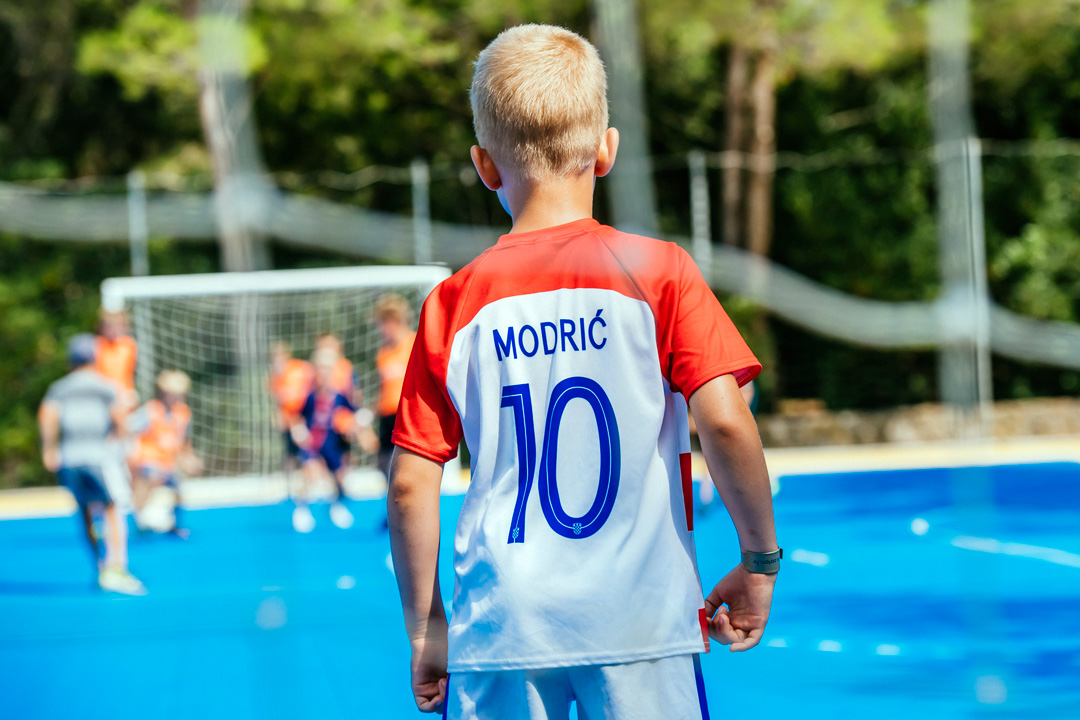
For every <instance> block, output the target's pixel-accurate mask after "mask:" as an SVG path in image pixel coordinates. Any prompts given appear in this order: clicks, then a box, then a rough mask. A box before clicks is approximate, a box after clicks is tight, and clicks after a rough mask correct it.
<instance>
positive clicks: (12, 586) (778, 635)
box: [0, 463, 1080, 720]
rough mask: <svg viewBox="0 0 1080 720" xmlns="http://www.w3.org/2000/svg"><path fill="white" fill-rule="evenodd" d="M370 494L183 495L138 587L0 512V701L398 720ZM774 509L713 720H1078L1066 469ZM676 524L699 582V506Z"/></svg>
mask: <svg viewBox="0 0 1080 720" xmlns="http://www.w3.org/2000/svg"><path fill="white" fill-rule="evenodd" d="M382 505H383V504H382V501H381V500H365V501H357V502H355V503H353V508H354V511H355V513H356V518H357V522H356V525H355V526H354V527H353V528H352V529H350V530H348V531H343V530H338V529H337V528H335V527H334V526H333V525H331V523H330V522H329V520H328V519H327V517H326V513H327V508H326V506H325V505H323V506H316V507H315V514H316V519H317V521H318V525H317V526H316V528H315V531H314V532H313V533H311V534H310V535H307V536H303V535H298V534H296V533H295V532H293V530H292V529H291V526H290V521H289V514H290V510H291V508H290V507H289V506H287V505H284V504H280V505H274V506H264V507H248V508H226V509H212V510H196V511H191V512H189V513H188V518H189V521H190V525H191V527H192V529H193V536H192V539H191V540H190V541H188V542H186V543H185V542H182V541H176V540H172V539H169V538H164V537H157V536H149V535H145V536H134V537H133V538H132V542H131V556H132V568H133V570H134V571H135V572H136V573H137V574H138V575H139V576H140V577H141V578H142V579H143V580H144V581H145V582H146V585H147V586H148V587H149V589H150V594H149V596H147V597H145V598H129V597H121V596H114V595H105V594H102V593H100V592H99V591H97V589H96V588H95V587H94V586H93V584H92V577H91V574H90V572H89V563H88V561H87V559H86V557H85V555H84V553H85V550H84V548H83V546H82V540H81V538H80V537H79V535H78V527H77V525H76V522H75V520H74V519H72V518H51V519H34V520H12V521H5V522H0V547H2V548H3V553H2V554H0V716H2V717H4V718H18V719H19V720H22V719H30V718H57V717H79V718H86V719H90V718H109V719H110V720H124V719H127V718H132V719H134V718H138V719H142V718H156V719H157V718H160V719H162V720H165V719H168V718H183V719H185V720H189V719H191V718H197V719H198V720H215V719H217V718H228V719H229V720H242V719H244V718H282V719H283V720H293V719H294V718H409V717H419V713H417V712H416V711H415V710H414V709H413V706H412V699H411V697H410V694H409V688H408V653H407V643H406V641H405V636H404V630H403V625H402V621H401V618H400V614H399V609H398V600H397V593H396V587H395V584H394V578H393V576H392V574H391V570H390V567H389V562H388V560H387V556H388V553H389V543H388V540H387V537H386V535H385V534H383V533H380V532H379V531H377V529H376V528H377V527H378V524H379V519H380V517H381V514H382ZM460 505H461V498H460V497H446V498H444V510H443V514H442V518H443V530H444V532H443V535H444V542H443V572H444V575H445V576H446V579H445V580H444V583H443V588H444V592H447V593H449V592H450V591H451V588H452V587H453V583H452V581H451V580H450V576H449V574H450V571H451V568H450V562H449V548H450V540H449V537H450V533H451V532H452V528H453V524H454V521H455V517H456V514H457V512H458V509H459V508H460ZM776 512H777V527H778V531H779V535H780V538H781V542H782V544H783V545H784V547H785V548H786V557H787V562H786V564H785V567H784V570H783V572H782V573H781V575H780V579H779V583H778V586H777V595H776V603H775V605H774V611H773V615H772V618H771V621H770V624H769V628H768V630H767V632H766V641H767V643H768V644H767V645H765V644H763V645H762V646H761V647H759V648H757V649H755V650H753V651H751V652H748V653H745V654H741V655H732V654H729V653H727V652H726V651H724V650H723V649H722V648H714V651H713V652H712V654H710V655H708V656H706V657H705V658H704V659H703V667H704V673H705V681H706V686H707V689H708V696H709V703H710V708H711V711H712V717H713V718H725V717H751V716H752V717H759V718H855V717H873V718H912V717H917V718H920V720H931V719H936V718H968V717H984V716H985V717H994V718H1040V719H1041V720H1051V719H1057V718H1061V719H1063V720H1064V719H1066V718H1069V719H1072V718H1076V717H1080V612H1078V611H1077V609H1078V608H1080V533H1078V532H1077V528H1078V527H1080V465H1078V464H1072V463H1057V464H1038V465H1005V466H997V467H987V468H963V469H929V470H891V471H877V472H862V473H843V474H831V475H801V476H787V477H783V478H781V490H780V492H779V494H778V495H777V496H776ZM696 536H697V542H698V556H699V561H700V565H701V570H702V575H703V577H704V578H705V580H706V582H714V581H715V580H717V579H719V577H720V576H721V574H722V573H723V572H726V571H727V570H728V569H730V567H731V566H732V565H734V563H735V560H736V557H735V554H734V552H733V550H734V548H735V547H736V545H735V541H734V537H733V532H732V531H731V529H730V521H729V520H728V518H727V515H726V513H725V512H724V511H723V509H722V508H720V507H718V506H713V507H711V508H709V509H708V511H707V512H705V513H704V514H702V515H699V516H698V518H697V526H696ZM711 548H716V551H715V552H713V551H711V550H710V549H711Z"/></svg>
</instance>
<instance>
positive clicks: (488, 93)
mask: <svg viewBox="0 0 1080 720" xmlns="http://www.w3.org/2000/svg"><path fill="white" fill-rule="evenodd" d="M469 96H470V99H471V101H472V110H473V126H474V128H475V129H476V139H477V141H478V142H479V143H480V146H481V147H482V148H484V149H485V150H487V152H488V154H489V155H490V156H491V158H492V160H494V161H495V164H496V165H498V166H499V169H500V170H502V171H504V172H512V173H514V174H515V176H516V177H518V178H519V179H521V180H543V179H548V178H553V177H556V178H557V177H565V176H567V175H573V174H577V173H581V172H584V171H585V170H587V169H588V168H589V167H590V166H591V165H592V164H593V163H594V162H596V153H597V150H599V148H600V141H601V140H602V138H603V135H604V131H605V130H606V129H607V124H608V105H607V76H606V75H605V73H604V63H603V61H601V60H600V54H599V53H598V52H597V51H596V48H595V47H593V46H592V44H591V43H590V42H589V41H588V40H586V39H585V38H583V37H581V36H580V35H578V34H577V33H573V32H570V31H569V30H566V29H564V28H560V27H555V26H552V25H519V26H517V27H513V28H510V29H508V30H504V31H503V32H502V33H500V34H499V36H498V37H497V38H495V39H494V40H492V41H491V44H490V45H488V46H487V47H486V48H484V51H483V52H481V53H480V57H479V58H477V60H476V71H475V73H474V74H473V81H472V88H471V89H470V91H469Z"/></svg>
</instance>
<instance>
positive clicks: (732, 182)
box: [720, 42, 750, 246]
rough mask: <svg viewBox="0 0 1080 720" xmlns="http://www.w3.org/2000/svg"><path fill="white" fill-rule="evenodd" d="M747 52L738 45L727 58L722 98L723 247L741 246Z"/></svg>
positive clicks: (735, 44)
mask: <svg viewBox="0 0 1080 720" xmlns="http://www.w3.org/2000/svg"><path fill="white" fill-rule="evenodd" d="M749 64H750V52H749V51H748V50H747V48H746V46H745V45H741V44H739V43H738V42H736V43H734V44H733V45H732V46H731V52H730V53H729V55H728V68H727V80H726V83H725V91H726V92H725V96H724V155H723V161H722V163H723V176H722V182H721V186H722V193H723V194H722V197H721V204H720V206H721V207H722V208H723V211H724V225H723V239H724V244H725V245H735V246H738V245H740V244H741V239H742V224H743V223H742V219H743V208H742V197H743V192H742V182H743V168H742V165H743V163H742V158H743V151H744V149H745V143H746V84H747V79H748V77H749V73H748V70H749Z"/></svg>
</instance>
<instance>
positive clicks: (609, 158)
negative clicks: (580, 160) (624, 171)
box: [593, 128, 619, 177]
mask: <svg viewBox="0 0 1080 720" xmlns="http://www.w3.org/2000/svg"><path fill="white" fill-rule="evenodd" d="M618 152H619V131H618V130H616V129H615V128H608V129H607V130H605V131H604V136H603V137H602V138H600V149H599V150H597V152H596V164H595V165H594V166H593V173H594V174H595V175H596V177H604V176H605V175H607V174H608V173H609V172H611V166H612V165H614V164H615V156H616V155H617V154H618Z"/></svg>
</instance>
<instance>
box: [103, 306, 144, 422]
mask: <svg viewBox="0 0 1080 720" xmlns="http://www.w3.org/2000/svg"><path fill="white" fill-rule="evenodd" d="M95 345H96V354H95V360H94V366H95V367H96V368H97V371H98V372H99V373H101V374H102V375H103V376H105V378H106V379H108V380H111V381H112V382H114V383H116V386H117V388H118V389H119V391H120V392H121V394H122V397H121V400H122V401H123V402H125V403H127V404H128V407H135V405H136V395H135V363H136V362H137V361H138V359H139V346H138V345H137V344H136V343H135V339H134V338H133V337H131V336H130V335H128V319H127V313H125V312H124V311H122V310H121V311H119V312H110V311H108V310H102V311H101V312H100V314H99V320H98V336H97V338H96V339H95Z"/></svg>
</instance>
